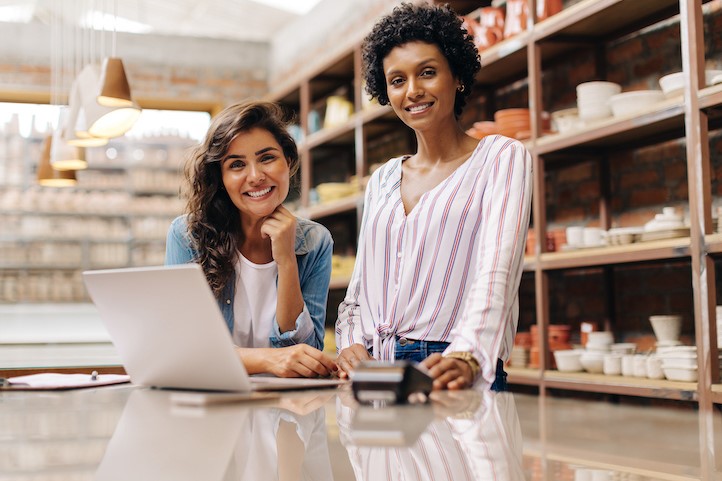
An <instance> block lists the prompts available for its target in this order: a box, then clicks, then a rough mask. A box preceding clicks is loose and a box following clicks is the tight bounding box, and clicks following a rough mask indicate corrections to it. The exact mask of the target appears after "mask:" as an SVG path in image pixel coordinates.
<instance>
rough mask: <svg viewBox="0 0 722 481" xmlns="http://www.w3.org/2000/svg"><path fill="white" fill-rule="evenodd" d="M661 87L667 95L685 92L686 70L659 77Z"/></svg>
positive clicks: (671, 95)
mask: <svg viewBox="0 0 722 481" xmlns="http://www.w3.org/2000/svg"><path fill="white" fill-rule="evenodd" d="M659 87H660V88H661V89H662V92H664V95H665V96H667V97H674V96H676V95H681V94H682V92H684V72H675V73H671V74H669V75H665V76H664V77H662V78H660V79H659Z"/></svg>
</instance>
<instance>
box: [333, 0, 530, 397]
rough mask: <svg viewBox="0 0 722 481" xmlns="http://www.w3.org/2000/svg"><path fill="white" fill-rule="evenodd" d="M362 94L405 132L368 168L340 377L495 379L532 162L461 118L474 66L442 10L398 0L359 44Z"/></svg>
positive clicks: (514, 291)
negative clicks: (410, 368)
mask: <svg viewBox="0 0 722 481" xmlns="http://www.w3.org/2000/svg"><path fill="white" fill-rule="evenodd" d="M363 60H364V76H365V80H366V90H367V92H368V93H369V94H370V95H371V96H372V97H375V98H377V99H378V101H379V103H381V104H382V105H386V104H391V107H392V108H393V110H394V112H395V113H396V115H397V116H398V117H399V118H400V119H401V120H402V121H403V122H404V123H405V124H406V125H407V126H409V127H410V128H411V129H413V130H414V133H415V134H416V141H417V150H416V153H414V154H413V155H404V156H401V157H397V158H394V159H391V160H389V161H388V162H387V163H386V164H385V165H384V166H383V167H381V168H380V169H378V170H377V171H375V172H374V174H373V175H372V177H371V180H370V181H369V183H368V186H367V188H366V194H365V203H364V214H363V220H362V225H361V231H360V236H359V248H358V253H357V257H356V265H355V268H354V273H353V276H352V279H351V283H350V285H349V287H348V291H347V293H346V297H345V299H344V301H343V303H342V304H341V305H340V306H339V315H338V320H337V322H336V344H337V349H338V350H339V356H338V358H337V359H336V362H337V364H338V366H339V370H340V374H341V376H342V377H345V376H347V375H348V374H349V373H351V372H352V371H353V369H354V367H355V366H356V365H357V364H358V363H359V362H360V361H364V360H367V359H372V358H375V359H379V360H393V359H407V360H411V361H418V362H423V364H424V365H425V366H426V367H427V368H428V369H429V372H430V374H431V376H432V377H433V378H434V388H435V389H461V388H464V387H468V386H470V385H472V384H474V383H477V385H480V386H483V387H487V388H489V387H490V388H491V389H494V390H504V389H505V378H506V374H505V373H504V370H503V361H504V360H505V359H507V358H508V356H509V354H510V352H511V348H512V345H513V342H514V333H515V332H516V325H517V320H518V315H519V305H518V288H519V282H520V280H521V274H522V267H523V259H524V257H523V255H524V244H525V240H526V234H527V229H528V224H529V215H530V210H531V193H532V169H531V167H532V160H531V156H530V155H529V153H528V152H527V151H526V149H525V148H524V146H523V145H522V144H521V143H520V142H518V141H516V140H513V139H509V138H506V137H503V136H499V135H493V136H488V137H485V138H484V139H482V140H481V141H479V140H476V139H474V138H472V137H469V136H468V135H466V134H465V133H464V129H463V128H462V127H461V126H460V124H459V116H460V115H461V112H462V109H463V107H464V104H465V103H466V99H467V97H468V95H469V93H470V92H471V88H472V84H473V81H474V76H475V74H476V73H477V72H478V70H479V69H480V68H481V67H480V64H479V57H478V54H477V51H476V49H475V48H474V44H473V40H472V38H471V36H470V35H469V34H468V33H467V32H466V31H465V30H463V29H462V27H461V20H460V19H459V17H458V16H457V15H456V14H455V13H454V12H453V11H452V10H451V9H450V8H449V7H448V6H432V5H428V4H423V5H413V4H401V5H400V6H398V7H396V8H395V9H394V10H393V12H392V13H391V14H390V15H388V16H386V17H384V18H382V19H381V20H380V21H379V22H378V23H377V24H376V25H375V26H374V28H373V30H372V31H371V33H370V34H369V35H368V36H367V37H366V39H365V41H364V44H363Z"/></svg>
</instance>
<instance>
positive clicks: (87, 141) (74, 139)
mask: <svg viewBox="0 0 722 481" xmlns="http://www.w3.org/2000/svg"><path fill="white" fill-rule="evenodd" d="M68 100H69V105H70V111H69V114H68V118H67V123H66V124H65V126H64V128H63V139H65V141H66V142H67V143H68V144H70V145H74V146H76V147H102V146H103V145H107V144H108V139H107V138H106V137H94V136H92V135H90V134H89V133H88V128H87V123H86V121H85V111H84V110H83V106H82V105H81V103H82V101H81V95H80V87H79V85H78V81H77V80H75V81H73V85H72V87H71V89H70V97H69V99H68Z"/></svg>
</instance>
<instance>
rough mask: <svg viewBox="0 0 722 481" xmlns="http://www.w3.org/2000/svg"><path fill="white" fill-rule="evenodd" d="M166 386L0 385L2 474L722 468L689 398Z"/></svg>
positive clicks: (532, 473)
mask: <svg viewBox="0 0 722 481" xmlns="http://www.w3.org/2000/svg"><path fill="white" fill-rule="evenodd" d="M171 394H172V393H171V392H169V391H162V390H151V389H143V388H137V387H134V386H116V387H108V388H104V389H103V388H101V389H94V390H79V391H67V392H36V393H32V392H24V393H23V392H3V393H0V473H2V474H1V475H0V479H2V480H3V481H21V480H22V481H26V480H36V479H44V480H56V479H57V480H95V481H113V480H124V481H127V480H133V481H144V480H151V479H152V480H154V481H157V480H174V481H183V480H200V479H202V480H207V481H216V480H217V481H231V480H246V479H248V480H260V481H264V480H278V481H281V480H283V481H285V480H293V481H300V480H308V481H311V480H313V481H334V480H335V481H346V480H349V481H351V480H354V481H361V480H364V481H366V480H369V481H371V480H374V481H375V480H378V479H388V480H399V481H401V480H404V481H406V480H427V479H428V480H431V479H434V480H454V481H458V480H481V481H483V480H492V479H493V480H502V481H504V480H506V481H522V480H530V481H532V480H534V481H536V480H545V481H576V480H579V479H593V480H597V479H604V480H607V479H608V480H615V481H616V480H637V481H642V480H643V481H647V480H657V479H662V480H703V479H714V480H715V481H716V480H719V479H722V477H720V476H717V477H714V475H713V476H712V477H709V476H707V475H706V474H705V473H702V472H701V470H700V467H699V462H700V450H699V447H698V444H699V443H698V442H696V440H698V439H699V427H698V423H697V419H698V417H697V413H695V412H693V411H692V410H685V409H679V408H673V409H670V408H665V407H652V406H646V407H640V406H629V405H614V404H611V403H605V402H596V401H581V400H572V399H553V398H538V397H536V396H529V395H522V394H508V393H506V394H497V393H492V392H489V391H483V392H478V391H473V390H469V391H460V392H441V393H433V394H432V402H431V403H430V404H428V405H421V406H419V405H409V406H382V405H364V406H359V405H358V404H357V403H356V402H355V401H354V399H353V394H352V393H351V391H350V389H349V388H348V387H343V388H339V389H335V390H319V391H297V392H287V393H283V394H281V396H280V398H278V399H274V400H262V401H254V402H246V403H237V404H222V405H212V406H205V407H188V406H182V405H178V404H175V403H173V402H172V400H171ZM713 416H715V417H714V419H712V420H711V424H713V425H714V426H715V429H716V432H715V434H717V439H718V441H717V442H718V443H719V439H720V436H722V416H720V414H719V412H717V413H714V414H713ZM655 426H656V427H655ZM522 433H523V437H522ZM675 440H676V441H675ZM670 443H672V444H670ZM718 471H722V470H719V467H718ZM590 476H591V477H590Z"/></svg>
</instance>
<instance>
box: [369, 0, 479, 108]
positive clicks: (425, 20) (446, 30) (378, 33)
mask: <svg viewBox="0 0 722 481" xmlns="http://www.w3.org/2000/svg"><path fill="white" fill-rule="evenodd" d="M461 23H462V21H461V18H460V17H459V16H458V15H456V13H455V12H454V11H453V10H452V9H451V7H450V6H449V5H448V4H444V5H437V6H434V5H429V4H420V5H414V4H411V3H402V4H400V5H399V6H397V7H396V8H394V10H393V11H392V12H391V14H389V15H387V16H385V17H383V18H382V19H381V20H379V21H378V22H377V23H376V25H374V27H373V29H372V30H371V33H369V34H368V35H367V36H366V38H365V39H364V42H363V46H362V54H363V62H364V80H366V92H368V93H369V94H370V95H371V96H372V97H375V98H376V99H378V101H379V103H380V104H381V105H386V104H388V103H389V97H388V94H387V92H386V77H385V76H384V65H383V64H384V58H386V56H387V55H388V54H389V52H391V50H393V49H394V48H395V47H398V46H400V45H404V44H406V43H409V42H414V41H421V42H426V43H430V44H434V45H436V46H437V47H439V50H441V53H442V54H443V55H444V57H446V60H447V61H448V62H449V66H450V67H451V73H452V74H453V75H454V76H455V77H456V78H457V79H459V81H461V85H462V86H463V89H462V90H461V91H460V92H459V91H457V93H456V100H455V101H454V114H455V115H456V117H457V118H458V117H459V116H460V115H461V112H462V110H463V109H464V105H466V98H467V97H468V96H469V94H470V93H471V87H472V85H473V84H474V76H475V75H476V73H477V72H478V71H479V69H480V68H481V62H480V61H479V53H478V51H477V50H476V47H475V46H474V39H473V37H472V36H471V35H469V34H468V33H467V31H466V30H464V29H463V28H462V26H461Z"/></svg>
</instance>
